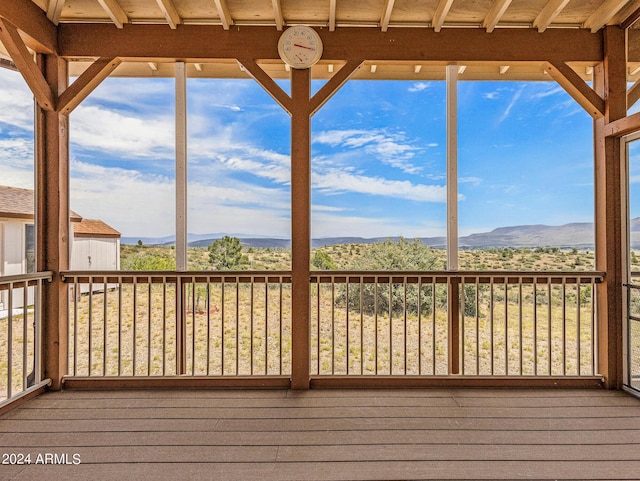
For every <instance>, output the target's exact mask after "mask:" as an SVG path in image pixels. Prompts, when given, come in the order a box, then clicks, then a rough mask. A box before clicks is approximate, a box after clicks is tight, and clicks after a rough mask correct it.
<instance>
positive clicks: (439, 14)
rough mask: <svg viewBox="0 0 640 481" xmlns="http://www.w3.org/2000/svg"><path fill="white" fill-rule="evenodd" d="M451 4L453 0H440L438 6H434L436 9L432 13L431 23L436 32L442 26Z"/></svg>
mask: <svg viewBox="0 0 640 481" xmlns="http://www.w3.org/2000/svg"><path fill="white" fill-rule="evenodd" d="M452 4H453V0H440V2H439V3H438V6H437V7H436V11H435V13H434V14H433V20H432V21H431V24H432V25H433V29H434V30H435V31H436V32H439V31H440V29H441V28H442V26H443V25H444V21H445V19H446V18H447V14H448V13H449V10H450V9H451V5H452Z"/></svg>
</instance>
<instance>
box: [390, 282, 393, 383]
mask: <svg viewBox="0 0 640 481" xmlns="http://www.w3.org/2000/svg"><path fill="white" fill-rule="evenodd" d="M389 375H391V376H393V278H392V277H391V276H389Z"/></svg>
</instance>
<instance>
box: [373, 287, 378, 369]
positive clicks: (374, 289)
mask: <svg viewBox="0 0 640 481" xmlns="http://www.w3.org/2000/svg"><path fill="white" fill-rule="evenodd" d="M374 282H375V284H374V288H373V291H374V292H373V296H374V299H373V315H374V324H375V342H374V344H375V354H374V358H375V363H376V366H375V373H376V375H377V374H378V276H375V278H374Z"/></svg>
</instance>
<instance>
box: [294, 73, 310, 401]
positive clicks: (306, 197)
mask: <svg viewBox="0 0 640 481" xmlns="http://www.w3.org/2000/svg"><path fill="white" fill-rule="evenodd" d="M291 93H292V98H293V100H294V102H293V104H294V108H293V109H292V110H293V111H292V112H291V226H292V228H291V247H292V249H291V250H292V254H291V256H292V258H291V303H292V306H291V316H292V317H291V387H292V388H293V389H309V384H310V381H309V376H310V346H309V342H310V336H309V329H310V328H309V322H310V317H311V315H310V310H311V295H310V290H311V283H310V274H311V273H310V267H309V263H310V257H311V220H310V217H311V112H310V110H309V95H310V93H311V72H310V69H304V70H296V69H293V70H292V72H291Z"/></svg>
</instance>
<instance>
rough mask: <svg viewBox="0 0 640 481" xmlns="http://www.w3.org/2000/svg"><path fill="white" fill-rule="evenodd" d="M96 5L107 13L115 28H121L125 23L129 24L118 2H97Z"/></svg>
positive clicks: (102, 0) (107, 0) (104, 0)
mask: <svg viewBox="0 0 640 481" xmlns="http://www.w3.org/2000/svg"><path fill="white" fill-rule="evenodd" d="M98 3H99V4H100V5H101V6H102V8H103V9H104V11H105V12H107V15H109V18H111V21H112V22H113V23H114V24H115V25H116V27H118V28H122V27H123V26H124V24H125V23H129V16H128V15H127V13H126V12H125V11H124V10H123V9H122V7H121V6H120V4H119V3H118V0H98Z"/></svg>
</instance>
